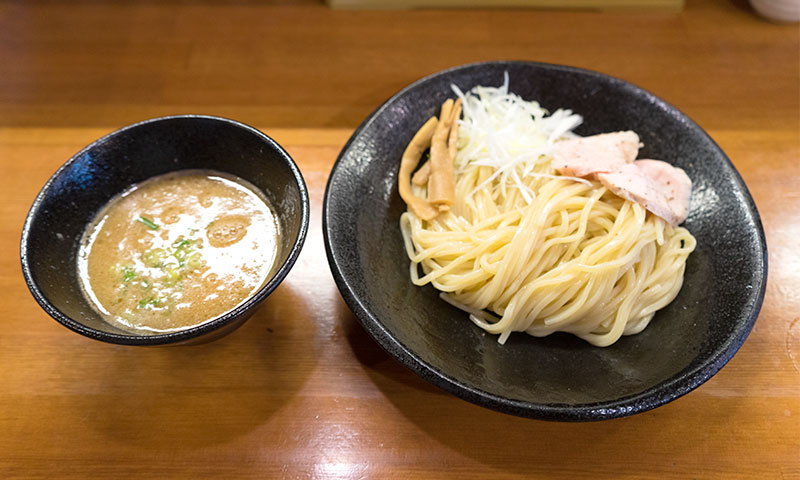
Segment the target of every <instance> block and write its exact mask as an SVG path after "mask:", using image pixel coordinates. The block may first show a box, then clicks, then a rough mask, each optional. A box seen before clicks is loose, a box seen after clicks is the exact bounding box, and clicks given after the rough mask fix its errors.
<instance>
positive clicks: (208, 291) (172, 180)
mask: <svg viewBox="0 0 800 480" xmlns="http://www.w3.org/2000/svg"><path fill="white" fill-rule="evenodd" d="M279 235H280V231H279V228H278V223H277V221H276V218H275V215H274V214H273V212H272V209H271V208H270V206H269V205H268V203H267V201H266V199H264V198H263V197H262V196H261V195H259V194H258V193H256V189H255V188H254V187H253V186H252V185H250V184H249V183H247V182H245V181H243V180H241V179H239V178H236V177H233V176H231V175H227V174H220V173H217V172H211V171H204V170H187V171H182V172H176V173H170V174H166V175H161V176H158V177H155V178H152V179H150V180H147V181H145V182H142V183H140V184H137V185H135V186H133V187H132V188H131V189H129V190H128V191H126V192H124V193H122V194H121V195H119V196H117V197H115V198H114V199H112V200H111V201H110V202H109V203H108V205H106V206H105V207H104V208H103V210H101V211H100V213H99V214H98V215H97V217H96V218H95V220H94V221H93V222H92V223H91V224H90V225H89V226H88V227H87V229H86V232H85V233H84V238H83V241H82V242H81V247H80V251H79V254H78V274H79V277H80V279H81V284H82V288H83V291H84V293H85V295H86V296H87V298H88V299H89V301H90V303H91V304H92V305H93V306H94V307H95V308H96V309H97V310H98V311H99V312H100V313H101V314H102V316H103V317H104V318H105V319H106V321H107V322H109V323H111V324H112V325H114V326H116V327H118V328H121V329H123V330H126V331H129V332H133V333H137V334H158V333H166V332H173V331H177V330H184V329H186V328H190V327H193V326H196V325H199V324H201V323H204V322H206V321H209V320H212V319H214V318H216V317H218V316H220V315H222V314H224V313H225V312H228V311H230V310H232V309H234V308H235V307H236V306H238V305H239V304H241V303H242V302H244V301H245V300H247V298H249V297H250V295H252V294H253V293H255V292H256V291H257V290H258V289H259V288H261V287H262V286H263V285H264V283H266V281H267V279H268V277H269V274H270V273H271V271H272V267H273V264H274V262H275V258H276V255H277V245H278V238H279Z"/></svg>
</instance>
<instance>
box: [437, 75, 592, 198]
mask: <svg viewBox="0 0 800 480" xmlns="http://www.w3.org/2000/svg"><path fill="white" fill-rule="evenodd" d="M508 86H509V78H508V72H506V73H505V75H504V77H503V84H502V85H501V86H500V87H482V86H481V87H475V88H473V89H472V90H470V91H468V92H467V93H464V92H462V91H461V90H460V89H459V88H458V87H457V86H456V85H452V86H451V88H452V90H453V92H454V93H455V94H456V95H457V96H458V97H459V98H461V101H462V111H463V118H462V119H461V120H459V121H458V123H459V138H458V147H459V150H458V154H457V155H456V159H455V167H456V170H457V171H463V170H464V169H465V168H466V167H467V166H468V165H471V164H472V165H480V166H488V167H492V168H494V170H495V171H494V172H493V173H492V175H491V176H490V177H489V178H488V179H487V180H485V181H484V182H482V183H481V184H480V185H478V186H477V187H476V188H475V189H474V190H473V191H472V192H471V193H470V195H472V194H474V193H475V192H476V191H478V190H480V189H482V188H484V187H485V186H486V185H488V184H489V183H491V182H492V181H494V180H495V179H496V178H497V177H498V176H500V177H501V179H502V181H503V183H506V182H508V184H510V186H513V187H515V188H518V189H519V191H520V193H521V195H522V197H523V198H524V199H525V201H526V202H528V203H530V202H531V201H532V200H533V198H534V197H535V195H534V192H533V191H531V189H530V188H528V187H527V186H525V185H524V184H523V182H522V179H523V178H525V177H526V176H537V177H539V176H541V177H548V178H551V177H552V178H558V179H565V180H574V181H577V182H582V183H589V182H588V181H586V180H584V179H581V178H576V177H569V176H560V175H546V174H541V173H535V172H533V169H534V166H535V165H536V164H537V162H541V161H550V159H551V158H552V154H553V145H554V144H555V142H556V141H557V140H559V139H562V138H572V137H575V134H573V133H572V130H573V129H575V128H576V127H577V126H578V125H580V124H581V123H582V122H583V117H581V116H580V115H578V114H575V113H573V112H572V111H571V110H566V109H558V110H556V111H555V112H553V113H552V115H549V114H548V113H549V112H548V111H547V110H546V109H544V108H542V107H541V106H540V105H539V103H538V102H535V101H526V100H524V99H523V98H522V97H520V96H519V95H516V94H513V93H510V92H509V91H508Z"/></svg>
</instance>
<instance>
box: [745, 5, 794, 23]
mask: <svg viewBox="0 0 800 480" xmlns="http://www.w3.org/2000/svg"><path fill="white" fill-rule="evenodd" d="M750 5H752V6H753V8H754V9H755V11H756V12H758V14H759V15H761V16H762V17H764V18H766V19H768V20H772V21H774V22H800V0H750Z"/></svg>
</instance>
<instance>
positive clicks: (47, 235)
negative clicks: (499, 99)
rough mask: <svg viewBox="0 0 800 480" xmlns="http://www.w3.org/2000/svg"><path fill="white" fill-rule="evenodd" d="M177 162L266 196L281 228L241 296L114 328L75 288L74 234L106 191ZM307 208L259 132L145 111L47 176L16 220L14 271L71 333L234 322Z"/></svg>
mask: <svg viewBox="0 0 800 480" xmlns="http://www.w3.org/2000/svg"><path fill="white" fill-rule="evenodd" d="M186 169H204V170H213V171H218V172H223V173H228V174H232V175H235V176H237V177H239V178H242V179H244V180H246V181H248V182H250V183H251V184H252V185H253V186H255V187H256V188H257V189H258V190H259V191H260V192H261V193H263V194H264V195H265V196H266V198H267V199H268V200H269V202H270V204H271V205H272V207H273V208H274V210H275V214H276V217H277V219H278V223H279V229H280V233H281V235H280V241H279V245H278V252H277V258H276V261H275V266H274V267H273V269H272V272H271V278H270V279H269V280H268V281H267V282H266V284H265V285H264V286H263V287H262V288H261V289H260V290H259V291H258V292H256V293H255V294H253V295H252V296H251V297H250V298H249V299H248V300H246V301H245V302H244V303H243V304H241V305H239V306H238V307H237V308H235V309H234V310H232V311H230V312H228V313H226V314H224V315H222V316H220V317H218V318H216V319H214V320H212V321H210V322H206V323H204V324H201V325H199V326H196V327H193V328H190V329H187V330H182V331H178V332H170V333H166V334H158V335H135V334H131V333H128V332H125V331H122V330H120V329H118V328H116V327H114V326H112V325H111V324H109V323H107V322H105V321H104V320H103V319H102V318H101V316H100V315H99V314H98V313H97V312H96V311H95V310H94V309H93V308H92V307H91V306H90V305H89V303H88V302H87V300H86V298H85V297H84V295H83V293H82V292H81V286H80V283H79V279H78V275H77V271H76V255H77V253H78V249H79V246H80V241H81V239H82V236H83V234H84V231H85V229H86V226H87V225H88V224H89V223H90V222H92V220H93V219H94V218H95V216H96V214H97V213H98V212H99V211H100V209H102V208H103V206H105V205H106V203H107V202H108V201H109V200H111V199H112V198H113V197H114V196H116V195H117V194H119V193H122V192H123V191H125V190H127V189H128V188H130V187H131V186H132V185H133V184H136V183H139V182H142V181H144V180H147V179H149V178H151V177H154V176H157V175H161V174H165V173H169V172H173V171H178V170H186ZM308 217H309V202H308V193H307V191H306V186H305V183H304V181H303V178H302V176H301V174H300V171H299V170H298V169H297V166H296V165H295V163H294V161H293V160H292V159H291V157H289V155H288V154H287V153H286V152H285V151H284V150H283V148H281V147H280V146H279V145H278V144H277V143H275V142H274V141H273V140H272V139H270V138H269V137H268V136H266V135H264V134H263V133H261V132H259V131H258V130H255V129H253V128H251V127H248V126H246V125H243V124H241V123H238V122H235V121H232V120H227V119H222V118H217V117H207V116H198V115H191V116H177V117H165V118H159V119H154V120H148V121H145V122H141V123H137V124H135V125H131V126H129V127H126V128H123V129H121V130H118V131H116V132H113V133H111V134H109V135H107V136H105V137H103V138H101V139H99V140H97V141H96V142H94V143H92V144H91V145H89V146H87V147H86V148H84V149H83V150H81V151H80V152H79V153H77V154H76V155H75V156H73V157H72V158H71V159H70V160H69V161H68V162H67V163H65V164H64V165H63V166H62V167H61V168H60V169H59V170H58V171H57V172H56V173H55V174H54V175H53V177H51V178H50V180H49V181H48V182H47V184H46V185H45V186H44V188H43V189H42V191H41V192H40V193H39V195H38V196H37V198H36V200H35V201H34V204H33V206H32V207H31V210H30V212H29V214H28V217H27V219H26V222H25V226H24V228H23V234H22V242H21V259H22V267H23V273H24V275H25V279H26V281H27V283H28V287H29V288H30V289H31V292H32V293H33V295H34V297H35V298H36V300H37V301H38V302H39V304H40V305H41V306H42V307H43V308H44V309H45V311H46V312H47V313H49V314H50V315H51V316H53V317H54V318H55V319H56V320H58V321H59V322H61V323H63V324H64V325H66V326H67V327H69V328H71V329H73V330H75V331H77V332H79V333H82V334H84V335H87V336H89V337H92V338H95V339H98V340H104V341H109V342H113V343H123V344H142V345H155V344H166V343H176V342H185V341H187V340H191V339H198V338H200V337H203V338H205V337H206V336H209V335H210V334H212V333H213V332H217V331H219V330H220V329H230V327H232V326H238V325H240V324H241V322H242V321H243V320H244V319H246V318H247V316H249V315H250V314H251V313H252V312H253V309H254V308H255V307H256V306H257V305H258V304H259V303H260V302H261V301H263V300H264V299H265V298H266V296H267V295H269V293H270V292H272V290H274V289H275V287H276V286H277V285H278V284H279V283H280V282H281V280H283V278H284V277H285V276H286V274H287V273H288V271H289V269H290V268H291V267H292V265H293V263H294V261H295V260H296V258H297V255H298V254H299V251H300V248H301V247H302V244H303V241H304V239H305V235H306V232H307V230H308Z"/></svg>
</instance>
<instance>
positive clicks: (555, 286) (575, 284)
mask: <svg viewBox="0 0 800 480" xmlns="http://www.w3.org/2000/svg"><path fill="white" fill-rule="evenodd" d="M453 90H454V91H455V93H456V96H457V100H456V101H455V102H454V101H453V100H447V101H446V102H445V103H444V104H443V105H442V109H441V113H440V115H439V117H438V118H436V117H432V118H431V119H429V120H428V121H427V122H426V123H425V124H424V125H423V126H422V128H421V129H420V130H419V131H418V132H417V134H416V135H415V136H414V137H413V139H412V140H411V142H410V143H409V145H408V147H407V148H406V151H405V153H404V155H403V158H402V161H401V166H400V174H399V180H398V181H399V190H400V195H401V197H402V198H403V199H404V200H405V202H406V203H407V205H408V210H407V211H406V212H405V213H404V214H403V215H402V217H401V219H400V224H401V230H402V233H403V238H404V240H405V246H406V251H407V254H408V257H409V258H410V259H411V268H410V274H411V280H412V281H413V283H414V284H416V285H426V284H431V285H433V286H434V287H435V288H437V289H438V290H439V291H440V292H441V297H442V298H443V299H444V300H446V301H447V302H449V303H451V304H452V305H454V306H456V307H458V308H460V309H462V310H464V311H465V312H467V313H469V317H470V319H471V320H472V321H473V322H474V323H475V324H477V325H478V326H479V327H481V328H483V329H484V330H486V331H487V332H490V333H493V334H498V335H499V339H498V340H499V341H500V343H505V341H506V340H507V339H508V336H509V335H510V334H511V333H512V332H527V333H528V334H530V335H533V336H537V337H541V336H546V335H549V334H551V333H554V332H569V333H572V334H574V335H577V336H578V337H580V338H583V339H584V340H586V341H588V342H590V343H591V344H593V345H596V346H608V345H611V344H613V343H614V342H616V341H617V340H618V339H619V338H620V337H621V336H622V335H632V334H636V333H639V332H641V331H642V330H643V329H644V328H645V327H646V326H647V324H648V323H649V322H650V320H651V319H652V318H653V315H654V314H655V312H656V311H657V310H659V309H661V308H663V307H664V306H665V305H667V304H668V303H669V302H671V301H672V300H673V299H674V298H675V296H676V295H677V294H678V291H679V290H680V288H681V285H682V283H683V272H684V267H685V264H686V259H687V257H688V256H689V254H690V253H691V252H692V251H693V250H694V248H695V239H694V237H693V236H692V235H691V234H690V233H689V231H688V230H686V229H685V228H682V227H679V226H678V225H679V224H680V223H682V222H683V220H684V219H685V218H686V215H687V212H688V206H689V196H690V193H691V181H690V180H689V178H688V177H687V175H686V173H685V172H684V171H683V170H681V169H679V168H676V167H673V166H672V165H670V164H668V163H666V162H663V161H660V160H649V159H641V160H636V158H637V156H638V151H639V147H640V142H639V137H638V136H637V135H636V133H634V132H632V131H625V132H611V133H606V134H601V135H595V136H591V137H578V136H577V135H575V134H573V133H571V132H572V129H574V128H575V127H576V126H578V125H579V124H580V123H581V122H582V118H581V117H580V116H579V115H576V114H574V113H572V112H571V111H569V110H557V111H555V112H553V113H552V114H551V115H549V114H548V112H546V111H545V110H544V109H543V108H541V107H540V106H539V105H538V104H537V103H536V102H534V101H525V100H523V99H522V98H520V97H519V96H517V95H514V94H512V93H509V91H508V78H507V77H506V81H505V83H504V85H503V86H502V87H499V88H491V87H476V88H474V89H472V90H471V91H469V92H467V93H466V94H464V93H462V92H461V91H460V90H458V89H457V88H456V87H453ZM462 115H463V116H462ZM428 148H430V150H429V155H428V157H427V158H425V159H423V158H422V155H423V153H425V151H426V150H428ZM420 161H422V162H424V163H422V166H420V167H419V168H417V167H418V165H419V163H420ZM415 169H416V171H415Z"/></svg>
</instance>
